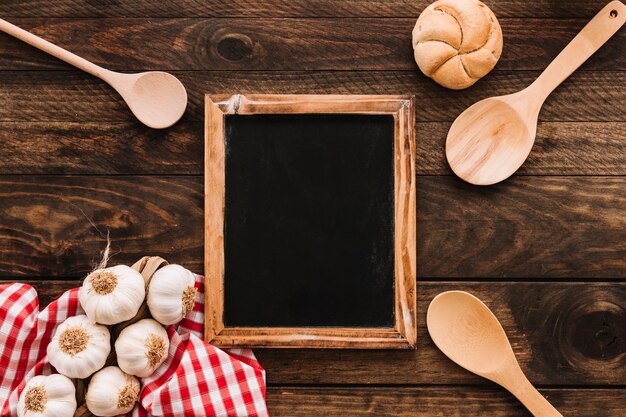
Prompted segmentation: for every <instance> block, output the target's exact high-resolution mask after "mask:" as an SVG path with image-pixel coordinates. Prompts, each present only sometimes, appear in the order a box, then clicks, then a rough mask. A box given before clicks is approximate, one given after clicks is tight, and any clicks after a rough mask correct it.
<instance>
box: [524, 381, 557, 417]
mask: <svg viewBox="0 0 626 417" xmlns="http://www.w3.org/2000/svg"><path fill="white" fill-rule="evenodd" d="M526 383H527V384H524V386H523V388H521V387H520V388H521V389H520V391H518V392H513V395H515V396H516V397H517V399H518V400H520V402H521V403H522V404H524V406H525V407H526V408H527V409H528V411H530V412H531V414H532V415H533V416H535V417H563V415H562V414H561V413H559V411H558V410H557V409H556V408H554V407H553V406H552V404H550V403H549V402H548V400H546V398H545V397H544V396H543V395H541V393H540V392H539V391H537V389H536V388H535V387H533V386H532V384H531V383H530V382H528V380H526Z"/></svg>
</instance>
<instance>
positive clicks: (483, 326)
mask: <svg viewBox="0 0 626 417" xmlns="http://www.w3.org/2000/svg"><path fill="white" fill-rule="evenodd" d="M426 324H427V326H428V332H429V333H430V337H431V338H432V339H433V341H434V342H435V345H437V347H438V348H439V349H441V351H442V352H443V353H445V354H446V356H447V357H448V358H450V359H452V360H453V361H454V362H456V363H457V364H458V365H460V366H462V367H463V368H465V369H467V370H468V371H470V372H473V373H475V374H477V375H480V376H482V377H483V378H487V379H489V380H491V381H493V382H495V383H496V384H500V385H502V386H503V387H504V388H506V389H507V390H509V391H510V392H511V394H513V395H515V396H516V397H517V399H518V400H520V401H521V402H522V404H524V405H525V406H526V408H528V410H529V411H530V412H531V413H532V414H533V415H534V416H536V417H563V416H562V415H561V413H559V412H558V411H557V410H556V409H555V408H554V407H553V406H552V405H550V403H549V402H548V400H546V399H545V398H544V397H543V396H542V395H541V394H540V393H539V392H538V391H537V390H536V389H535V387H533V386H532V384H531V383H530V382H529V381H528V379H527V378H526V376H525V375H524V373H523V372H522V370H521V368H520V366H519V364H518V363H517V360H516V359H515V355H514V353H513V349H512V348H511V344H510V343H509V339H508V338H507V337H506V334H505V333H504V330H503V329H502V326H501V325H500V322H499V321H498V319H497V318H496V316H494V314H493V313H492V312H491V310H489V308H488V307H487V306H486V305H485V304H483V303H482V301H480V300H479V299H478V298H476V297H474V296H473V295H471V294H469V293H466V292H463V291H448V292H444V293H441V294H439V295H438V296H436V297H435V298H434V299H433V301H431V303H430V306H429V307H428V313H427V316H426Z"/></svg>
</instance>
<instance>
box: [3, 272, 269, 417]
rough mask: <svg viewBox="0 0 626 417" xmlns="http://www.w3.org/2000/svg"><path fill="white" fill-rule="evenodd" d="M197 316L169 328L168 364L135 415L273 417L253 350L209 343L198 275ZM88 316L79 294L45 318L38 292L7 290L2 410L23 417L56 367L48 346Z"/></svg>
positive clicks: (147, 387)
mask: <svg viewBox="0 0 626 417" xmlns="http://www.w3.org/2000/svg"><path fill="white" fill-rule="evenodd" d="M196 288H197V289H198V294H199V295H198V297H197V300H196V304H195V306H194V309H193V311H191V312H189V313H188V314H187V316H186V317H185V318H184V319H183V320H182V321H181V322H180V323H179V324H178V325H176V326H168V328H167V332H168V334H169V337H170V350H169V355H168V358H167V360H166V361H165V362H164V363H163V364H162V365H161V366H160V367H159V368H158V369H157V370H156V371H155V372H154V374H152V375H151V376H150V377H148V378H143V379H142V386H143V389H142V391H141V395H140V398H139V405H138V406H137V407H135V409H134V410H133V412H132V413H130V414H129V416H133V417H146V416H177V417H178V416H220V417H221V416H224V417H235V416H236V417H243V416H250V417H252V416H259V417H262V416H268V415H269V414H268V412H267V408H266V405H265V371H264V370H263V368H262V367H261V365H260V364H259V362H257V360H256V358H255V357H254V354H253V353H252V351H251V350H249V349H230V350H228V351H226V350H220V349H218V348H216V347H215V346H212V345H210V344H209V343H206V342H204V341H203V323H204V304H203V300H204V296H203V294H204V285H203V279H202V277H200V276H196ZM78 314H84V312H83V309H82V308H81V307H80V304H79V302H78V288H74V289H72V290H69V291H67V292H65V293H64V294H63V295H62V296H61V297H60V298H59V299H57V300H56V301H54V302H52V303H50V305H49V306H48V307H47V308H45V309H44V310H43V311H41V312H39V301H38V298H37V292H36V291H35V290H34V289H33V288H32V287H31V286H29V285H27V284H6V285H2V286H0V409H1V410H2V413H1V416H2V417H5V416H17V402H18V399H19V395H20V393H21V392H22V390H23V389H24V386H25V384H26V382H27V381H28V380H29V379H30V378H32V377H33V376H35V375H49V374H51V373H54V368H53V367H52V366H51V365H50V364H49V363H48V361H47V358H46V347H47V346H48V343H49V342H50V340H51V339H52V335H53V334H54V330H55V329H56V327H57V326H58V325H59V324H61V323H62V322H63V321H64V320H65V319H66V318H68V317H71V316H75V315H78Z"/></svg>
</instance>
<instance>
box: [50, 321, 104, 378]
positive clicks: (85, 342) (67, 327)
mask: <svg viewBox="0 0 626 417" xmlns="http://www.w3.org/2000/svg"><path fill="white" fill-rule="evenodd" d="M110 352H111V340H110V336H109V329H107V328H106V326H102V325H101V324H96V323H92V322H91V320H89V319H88V318H87V316H84V315H81V316H74V317H69V318H68V319H67V320H65V321H64V322H63V323H61V324H60V325H59V327H57V329H56V331H55V332H54V336H53V337H52V341H51V342H50V344H48V361H49V362H50V364H51V365H52V366H54V367H55V368H56V370H57V371H59V372H60V373H62V374H63V375H65V376H67V377H68V378H81V379H82V378H87V377H88V376H89V375H91V374H93V373H94V372H96V371H97V370H98V369H100V368H102V367H103V366H104V363H105V362H106V359H107V356H109V353H110Z"/></svg>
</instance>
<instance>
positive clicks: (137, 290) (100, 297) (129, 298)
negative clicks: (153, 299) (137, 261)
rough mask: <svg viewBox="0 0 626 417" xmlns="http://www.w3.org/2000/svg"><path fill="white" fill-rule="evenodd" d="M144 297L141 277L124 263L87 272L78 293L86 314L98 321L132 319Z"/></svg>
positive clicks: (115, 321) (117, 321)
mask: <svg viewBox="0 0 626 417" xmlns="http://www.w3.org/2000/svg"><path fill="white" fill-rule="evenodd" d="M145 297H146V289H145V283H144V280H143V277H142V276H141V274H140V273H139V272H137V271H136V270H134V269H133V268H131V267H129V266H126V265H117V266H113V267H111V268H104V269H98V270H95V271H94V272H92V273H91V274H89V275H87V278H85V281H84V282H83V286H82V287H81V288H80V291H79V293H78V299H79V300H80V305H81V306H82V307H83V309H84V310H85V314H87V317H89V318H90V319H91V320H92V321H95V322H96V323H101V324H118V323H121V322H123V321H126V320H130V319H132V318H133V317H135V315H136V314H137V311H139V307H140V306H141V303H143V300H144V299H145Z"/></svg>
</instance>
